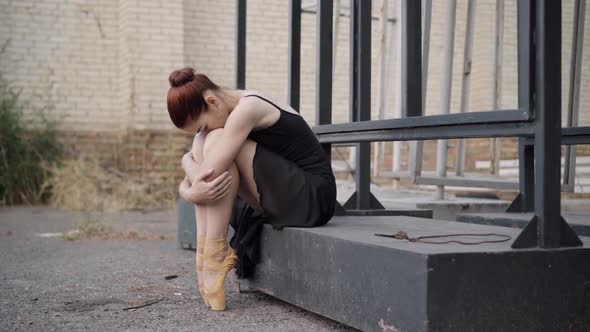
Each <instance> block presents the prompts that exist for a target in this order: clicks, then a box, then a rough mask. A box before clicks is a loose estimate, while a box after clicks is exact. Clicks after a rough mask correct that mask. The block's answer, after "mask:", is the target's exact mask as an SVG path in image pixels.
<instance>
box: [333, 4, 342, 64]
mask: <svg viewBox="0 0 590 332" xmlns="http://www.w3.org/2000/svg"><path fill="white" fill-rule="evenodd" d="M340 2H341V0H335V2H334V18H333V19H332V20H333V23H332V73H335V72H336V60H337V59H338V31H339V26H340Z"/></svg>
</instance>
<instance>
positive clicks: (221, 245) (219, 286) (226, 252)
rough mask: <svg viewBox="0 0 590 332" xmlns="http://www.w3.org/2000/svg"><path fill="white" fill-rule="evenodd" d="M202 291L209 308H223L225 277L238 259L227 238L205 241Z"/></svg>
mask: <svg viewBox="0 0 590 332" xmlns="http://www.w3.org/2000/svg"><path fill="white" fill-rule="evenodd" d="M203 259H204V261H203V277H204V279H203V280H204V285H203V286H204V288H203V289H204V292H205V297H206V298H207V301H208V302H209V305H210V306H211V309H213V310H225V277H226V276H227V273H228V272H229V271H231V269H233V267H234V266H235V265H236V262H237V260H238V256H237V255H236V253H235V251H234V250H233V249H232V248H231V247H230V246H229V244H228V242H227V238H221V239H211V238H208V239H207V240H206V242H205V248H204V254H203Z"/></svg>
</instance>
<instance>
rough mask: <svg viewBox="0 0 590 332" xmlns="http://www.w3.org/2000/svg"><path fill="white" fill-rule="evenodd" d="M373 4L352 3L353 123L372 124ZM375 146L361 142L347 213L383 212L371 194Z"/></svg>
mask: <svg viewBox="0 0 590 332" xmlns="http://www.w3.org/2000/svg"><path fill="white" fill-rule="evenodd" d="M371 3H372V1H370V0H351V2H350V43H351V46H350V59H351V66H350V120H351V122H356V121H369V120H371V23H372V22H371ZM370 171H371V143H370V142H360V143H358V145H357V155H356V172H355V178H356V191H355V193H354V194H353V195H352V196H351V197H350V198H349V199H348V201H347V202H346V203H345V204H344V207H345V208H347V209H357V210H368V209H383V205H381V203H379V201H377V199H376V198H375V197H374V196H373V195H372V194H371V191H370V190H371V187H370V186H371V173H370Z"/></svg>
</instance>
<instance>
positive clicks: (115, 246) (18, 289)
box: [0, 207, 357, 331]
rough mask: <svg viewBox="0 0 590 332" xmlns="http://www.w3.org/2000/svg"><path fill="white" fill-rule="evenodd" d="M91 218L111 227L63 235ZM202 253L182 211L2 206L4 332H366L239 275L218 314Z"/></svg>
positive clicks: (0, 318)
mask: <svg viewBox="0 0 590 332" xmlns="http://www.w3.org/2000/svg"><path fill="white" fill-rule="evenodd" d="M84 221H86V222H90V223H91V224H93V225H96V224H100V225H110V226H111V228H112V229H110V230H108V231H106V232H103V233H102V235H100V236H93V237H82V238H81V239H77V240H76V239H74V240H65V239H63V238H62V237H61V236H60V233H65V232H68V231H69V230H72V229H76V228H78V225H79V223H83V222H84ZM194 255H195V253H194V251H189V250H182V249H180V248H179V246H178V243H177V240H176V214H175V212H174V211H152V212H147V213H145V212H125V213H95V214H84V213H75V212H66V211H61V210H56V209H52V208H48V207H11V208H0V331H84V330H89V331H357V330H355V329H353V328H350V327H347V326H345V325H342V324H340V323H338V322H335V321H333V320H330V319H328V318H325V317H322V316H320V315H317V314H315V313H312V312H309V311H306V310H304V309H301V308H298V307H295V306H293V305H290V304H288V303H286V302H283V301H281V300H278V299H275V298H273V297H271V296H269V295H266V294H263V293H260V292H238V290H237V284H236V278H235V273H234V271H231V272H230V273H229V274H228V279H227V280H226V291H227V300H226V301H227V307H226V310H225V311H212V310H210V309H208V308H207V307H206V306H205V304H204V303H203V301H202V299H201V297H200V294H199V292H198V285H197V278H196V273H195V271H194V267H195V265H194V264H195V263H194V257H195V256H194ZM174 275H175V276H176V277H175V278H172V279H166V277H167V276H174ZM142 305H144V306H143V307H139V308H135V309H129V308H131V307H137V306H142Z"/></svg>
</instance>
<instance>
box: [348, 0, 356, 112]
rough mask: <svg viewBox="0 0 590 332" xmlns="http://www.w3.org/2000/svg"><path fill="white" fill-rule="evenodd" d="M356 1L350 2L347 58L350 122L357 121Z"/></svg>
mask: <svg viewBox="0 0 590 332" xmlns="http://www.w3.org/2000/svg"><path fill="white" fill-rule="evenodd" d="M357 2H358V0H350V37H349V41H350V47H349V52H350V54H349V58H350V75H349V76H350V77H349V84H350V98H349V112H350V122H355V121H358V102H357V99H358V89H357V84H358V79H357V75H358V43H357V38H358V9H357Z"/></svg>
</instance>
